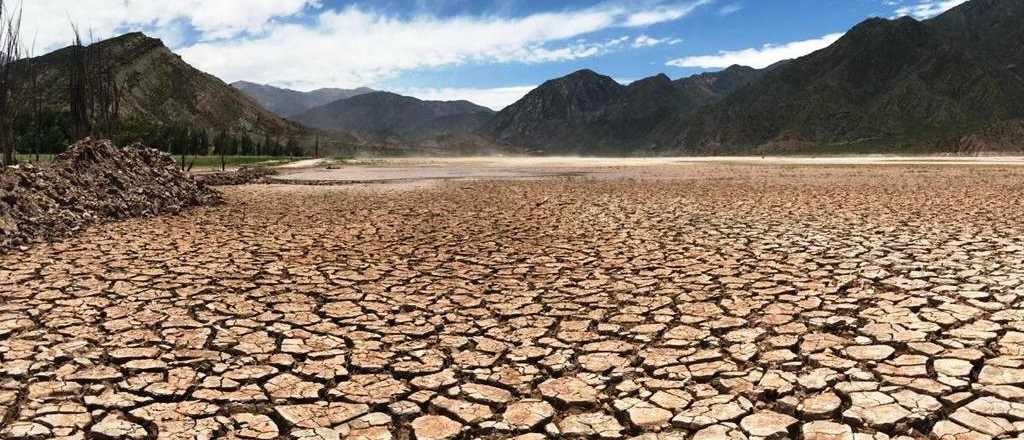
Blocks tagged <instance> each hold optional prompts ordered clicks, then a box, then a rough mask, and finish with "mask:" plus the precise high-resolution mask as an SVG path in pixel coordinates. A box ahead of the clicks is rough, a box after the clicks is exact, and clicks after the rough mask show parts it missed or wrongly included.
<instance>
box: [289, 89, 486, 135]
mask: <svg viewBox="0 0 1024 440" xmlns="http://www.w3.org/2000/svg"><path fill="white" fill-rule="evenodd" d="M493 115H494V111H492V110H491V109H488V108H486V107H482V106H479V105H476V104H473V103H471V102H469V101H422V100H419V99H416V98H413V97H409V96H402V95H397V94H394V93H389V92H374V93H367V94H363V95H358V96H354V97H352V98H348V99H342V100H339V101H335V102H332V103H330V104H327V105H324V106H320V107H317V108H314V109H311V110H309V111H306V112H304V113H302V114H299V115H297V116H295V117H293V118H292V120H294V121H296V122H299V123H301V124H304V125H306V126H308V127H313V128H318V129H323V130H332V131H335V130H341V131H348V132H353V133H358V134H362V135H371V136H375V137H378V138H398V139H401V140H405V141H416V140H421V139H426V138H430V137H434V136H441V135H453V134H469V133H472V132H474V131H476V130H477V129H478V128H479V127H480V126H481V125H482V124H483V123H485V122H486V121H488V120H489V119H490V118H491V117H492V116H493Z"/></svg>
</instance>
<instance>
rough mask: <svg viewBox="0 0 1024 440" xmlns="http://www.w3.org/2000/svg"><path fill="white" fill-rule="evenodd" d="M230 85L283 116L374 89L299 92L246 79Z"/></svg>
mask: <svg viewBox="0 0 1024 440" xmlns="http://www.w3.org/2000/svg"><path fill="white" fill-rule="evenodd" d="M231 87H234V88H236V89H238V90H241V91H242V92H243V93H245V94H246V95H249V97H251V98H253V99H255V100H256V102H258V103H260V105H262V106H263V107H264V108H266V109H267V110H270V111H272V112H274V113H275V114H277V115H278V116H281V117H285V118H288V117H292V116H296V115H298V114H301V113H303V112H305V111H307V110H310V109H312V108H315V107H319V106H321V105H326V104H330V103H332V102H334V101H337V100H339V99H348V98H351V97H353V96H359V95H364V94H367V93H372V92H375V91H376V90H373V89H370V88H367V87H359V88H357V89H334V88H323V89H317V90H312V91H309V92H300V91H297V90H291V89H283V88H278V87H274V86H270V85H265V84H256V83H251V82H248V81H236V82H233V83H231Z"/></svg>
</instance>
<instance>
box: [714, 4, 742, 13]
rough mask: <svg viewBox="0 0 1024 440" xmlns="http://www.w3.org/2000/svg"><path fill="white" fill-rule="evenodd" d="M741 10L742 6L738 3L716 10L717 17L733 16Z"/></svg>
mask: <svg viewBox="0 0 1024 440" xmlns="http://www.w3.org/2000/svg"><path fill="white" fill-rule="evenodd" d="M741 10H743V5H741V4H739V3H731V4H728V5H725V6H722V7H721V8H719V9H718V15H732V14H735V13H737V12H739V11H741Z"/></svg>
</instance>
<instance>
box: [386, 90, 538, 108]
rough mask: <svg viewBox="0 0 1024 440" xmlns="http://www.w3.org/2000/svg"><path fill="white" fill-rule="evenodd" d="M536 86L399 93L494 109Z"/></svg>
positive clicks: (401, 91)
mask: <svg viewBox="0 0 1024 440" xmlns="http://www.w3.org/2000/svg"><path fill="white" fill-rule="evenodd" d="M536 87H537V86H514V87H496V88H411V89H400V90H398V92H399V93H401V94H403V95H408V96H414V97H417V98H419V99H423V100H431V101H457V100H462V99H465V100H467V101H472V102H473V103H475V104H479V105H482V106H484V107H487V108H490V109H492V110H495V111H500V110H501V109H503V108H505V107H508V106H509V105H511V104H512V103H514V102H516V101H518V100H519V99H521V98H522V97H524V96H526V94H527V93H530V91H531V90H533V89H535V88H536Z"/></svg>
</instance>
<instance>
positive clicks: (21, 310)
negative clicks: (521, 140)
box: [0, 164, 1024, 440]
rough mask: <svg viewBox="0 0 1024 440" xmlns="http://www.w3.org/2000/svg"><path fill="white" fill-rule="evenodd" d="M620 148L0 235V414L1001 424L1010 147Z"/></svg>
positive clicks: (85, 424) (965, 431) (385, 430)
mask: <svg viewBox="0 0 1024 440" xmlns="http://www.w3.org/2000/svg"><path fill="white" fill-rule="evenodd" d="M620 171H621V170H620ZM630 172H631V173H633V174H634V175H633V177H632V178H622V177H616V178H551V179H545V180H539V181H501V182H495V181H450V182H440V183H437V184H435V185H428V186H422V187H415V188H388V187H386V186H384V187H376V186H367V187H359V186H288V185H270V186H244V187H236V188H228V189H225V193H226V199H227V204H225V205H224V206H218V207H213V208H203V209H198V210H194V211H190V212H188V213H186V214H183V215H179V216H170V217H161V218H155V219H142V220H131V221H125V222H119V223H112V224H106V225H101V226H97V227H94V228H91V229H89V230H87V231H85V232H83V233H82V234H80V235H79V236H77V237H74V238H70V239H67V240H63V241H59V242H56V243H52V244H44V245H37V246H34V247H31V248H28V249H25V250H20V251H16V252H13V253H9V254H6V255H3V256H0V361H2V363H0V437H2V438H7V439H35V438H64V439H82V438H99V439H154V438H159V439H193V438H196V439H209V438H226V439H254V440H257V439H263V440H272V439H302V440H306V439H308V440H333V439H380V440H387V439H420V440H435V439H436V440H441V439H473V438H483V439H495V438H518V439H521V440H539V439H543V438H563V437H577V438H604V439H619V438H639V439H644V440H660V439H665V440H668V439H694V440H712V439H735V440H739V439H779V438H802V439H817V440H831V439H836V440H838V439H858V440H869V439H870V440H876V439H877V440H881V439H888V438H901V437H902V438H906V437H911V438H927V437H931V438H939V439H956V440H961V439H962V440H969V439H988V438H1013V437H1017V438H1021V437H1018V436H1020V435H1021V434H1022V433H1024V368H1022V366H1024V218H1022V217H1024V209H1022V208H1021V207H1022V206H1024V197H1022V194H1024V193H1022V190H1024V170H1020V169H1015V168H1009V167H998V166H995V167H956V166H951V167H945V166H815V167H800V166H797V167H792V166H760V167H759V166H747V165H736V164H734V165H722V164H701V165H688V166H682V167H670V166H659V167H654V168H651V169H635V170H633V171H630ZM651 176H654V177H656V178H654V177H651ZM649 177H651V178H650V179H648V178H649Z"/></svg>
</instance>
